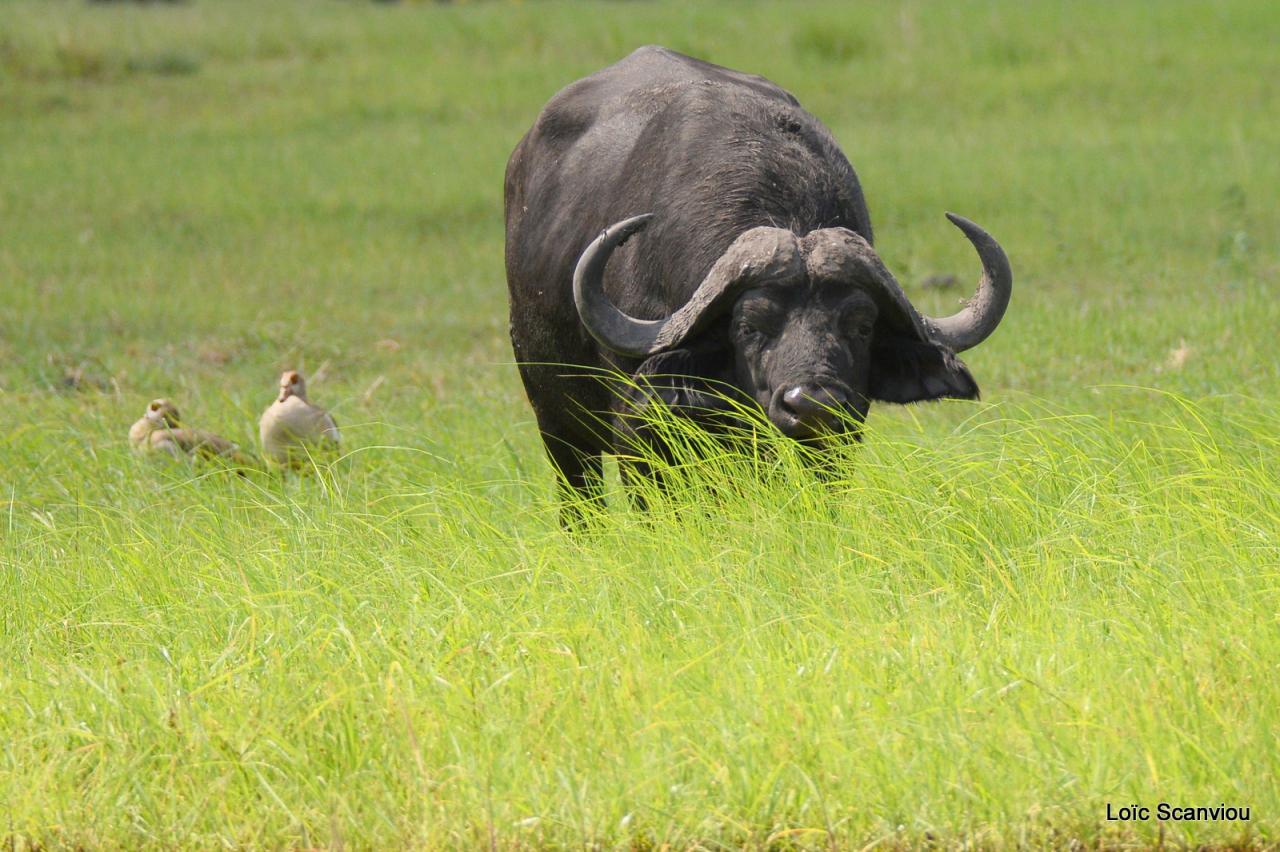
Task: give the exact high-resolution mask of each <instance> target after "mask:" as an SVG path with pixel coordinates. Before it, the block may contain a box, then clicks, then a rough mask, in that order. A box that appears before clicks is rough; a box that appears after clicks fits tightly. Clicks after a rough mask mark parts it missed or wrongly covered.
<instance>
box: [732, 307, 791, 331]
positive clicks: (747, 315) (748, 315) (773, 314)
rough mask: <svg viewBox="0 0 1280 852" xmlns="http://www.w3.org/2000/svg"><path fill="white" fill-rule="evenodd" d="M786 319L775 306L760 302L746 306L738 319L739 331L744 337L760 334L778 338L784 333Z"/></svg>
mask: <svg viewBox="0 0 1280 852" xmlns="http://www.w3.org/2000/svg"><path fill="white" fill-rule="evenodd" d="M784 324H785V317H784V316H783V313H782V311H781V310H780V309H779V308H778V307H777V306H775V305H773V304H771V303H769V302H766V301H763V300H760V301H757V302H754V303H752V304H749V305H744V306H743V309H742V312H741V314H740V315H739V319H738V329H739V331H741V333H742V334H744V335H750V334H760V335H764V336H766V337H776V336H777V335H778V333H779V332H781V331H782V326H783V325H784Z"/></svg>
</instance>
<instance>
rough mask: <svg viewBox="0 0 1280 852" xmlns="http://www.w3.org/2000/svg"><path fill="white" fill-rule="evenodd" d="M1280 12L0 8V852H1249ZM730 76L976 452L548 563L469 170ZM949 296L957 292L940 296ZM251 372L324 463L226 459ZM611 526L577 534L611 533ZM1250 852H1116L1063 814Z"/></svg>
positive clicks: (545, 513) (735, 474)
mask: <svg viewBox="0 0 1280 852" xmlns="http://www.w3.org/2000/svg"><path fill="white" fill-rule="evenodd" d="M1277 32H1280V6H1277V5H1276V4H1274V3H1271V2H1267V0H1256V2H1244V0H1241V2H1234V1H1233V2H1212V3H1203V2H1195V3H1193V2H1179V0H1173V2H1163V3H1159V4H1137V3H1133V4H1125V3H1114V2H1105V3H1104V2H1085V3H1073V4H1070V5H1067V4H1059V3H1055V2H1049V0H1044V2H1017V0H1003V1H1002V2H964V3H941V2H938V3H915V2H905V3H902V4H891V3H869V4H848V3H843V2H810V3H805V4H803V5H800V4H794V5H780V4H778V5H775V4H767V3H754V2H747V3H743V2H737V1H736V0H735V2H723V3H714V2H708V3H698V4H686V3H678V2H670V3H601V4H599V5H593V6H586V5H578V4H570V3H559V2H550V3H532V2H530V3H500V2H494V3H484V4H481V3H477V4H461V5H435V4H427V5H400V6H384V5H381V4H366V3H357V2H349V3H345V2H302V0H289V1H288V2H285V0H275V1H274V2H272V3H256V2H248V0H242V1H240V2H234V1H233V0H220V2H214V0H195V2H192V3H188V4H184V5H179V6H175V7H170V6H168V5H165V4H160V5H134V4H103V5H97V4H83V3H79V2H77V3H71V2H34V0H10V2H4V3H0V841H3V843H0V845H4V846H5V848H11V847H13V848H18V849H22V848H29V847H40V848H63V847H86V848H142V847H152V848H173V847H176V846H183V847H185V846H193V847H215V846H218V847H222V846H227V845H246V846H261V847H271V848H283V847H328V846H332V847H340V846H350V847H355V848H390V847H432V848H443V847H457V846H461V845H466V846H473V845H477V846H478V845H482V844H485V845H494V846H497V847H537V846H562V845H564V846H568V845H577V846H580V845H583V844H600V845H603V846H610V847H612V846H628V845H630V846H634V847H638V848H644V847H647V846H658V845H660V844H663V843H669V844H671V845H673V846H675V847H687V846H694V845H697V844H702V845H703V846H705V847H710V848H715V847H721V846H740V845H745V846H752V847H773V846H776V847H788V846H799V847H827V846H834V847H839V848H845V847H848V848H856V847H861V846H863V845H866V844H872V845H877V844H878V845H882V846H887V847H897V846H914V845H919V844H922V843H925V842H928V841H930V840H932V841H935V842H938V843H942V844H945V845H959V844H972V845H977V846H1014V845H1019V844H1026V845H1040V844H1046V843H1052V844H1055V845H1067V844H1069V843H1071V842H1080V843H1085V844H1098V845H1108V844H1121V843H1135V842H1136V843H1150V842H1156V841H1158V840H1160V839H1163V840H1164V841H1166V842H1173V843H1176V844H1187V845H1196V844H1222V845H1259V846H1262V845H1268V844H1274V843H1276V842H1280V781H1277V777H1278V775H1280V758H1278V755H1280V751H1278V745H1280V744H1278V742H1277V730H1280V619H1278V615H1277V613H1278V612H1280V429H1278V427H1280V400H1278V396H1277V391H1278V390H1280V358H1278V357H1277V353H1276V348H1275V347H1276V340H1277V335H1276V331H1277V329H1278V328H1280V299H1278V298H1277V293H1278V288H1280V249H1278V247H1277V246H1278V243H1277V237H1280V205H1278V204H1277V189H1278V188H1280V157H1278V156H1277V151H1280V52H1278V51H1277V50H1276V46H1275V45H1276V34H1277ZM652 42H657V43H663V44H667V45H668V46H671V47H674V48H677V49H680V50H684V51H687V52H691V53H694V54H696V55H699V56H702V57H705V58H707V59H710V60H713V61H716V62H719V63H722V64H727V65H731V66H735V67H740V68H745V69H748V70H752V71H756V72H759V73H762V74H765V75H767V76H769V77H771V78H772V79H774V80H776V81H778V82H779V83H781V84H782V85H784V86H786V87H787V88H789V89H790V90H791V91H792V92H794V93H795V94H796V95H797V96H798V97H799V98H800V100H801V101H802V103H804V104H805V105H806V106H807V107H808V108H809V109H810V110H811V111H813V112H814V113H815V114H816V115H818V116H819V117H820V118H822V119H823V120H824V121H825V122H826V123H827V124H828V125H829V126H830V127H831V128H832V130H833V131H834V133H835V135H836V137H837V138H838V139H839V140H840V141H841V142H842V144H843V145H844V147H845V150H846V152H847V153H848V155H849V157H850V159H851V160H852V161H853V163H854V165H855V166H856V167H857V169H858V170H859V173H860V175H861V178H862V181H863V186H864V188H865V190H866V192H867V195H868V200H869V203H870V206H871V212H872V219H873V222H874V223H875V227H876V235H877V245H878V247H879V250H880V252H881V254H882V255H883V256H884V258H885V260H886V262H887V263H888V265H889V266H890V268H892V269H894V270H895V271H896V272H897V273H898V275H899V277H900V278H901V279H902V280H903V282H904V283H905V284H906V285H907V288H908V292H909V293H910V294H911V295H912V297H913V298H914V299H916V301H917V303H918V304H919V305H920V306H921V307H922V308H923V309H924V310H926V311H928V312H930V313H935V314H936V313H944V312H949V310H950V308H951V306H953V305H954V303H955V300H956V299H957V298H958V296H959V295H961V293H960V292H959V291H958V290H953V291H949V292H937V291H933V290H923V289H921V288H919V287H916V286H913V282H917V281H920V280H922V279H923V278H925V277H926V276H929V275H931V274H935V273H945V272H954V273H957V274H959V275H960V277H961V280H962V281H965V282H968V281H970V280H972V278H973V277H974V276H976V274H977V269H978V267H977V262H976V260H975V258H974V257H973V254H972V250H971V249H970V248H969V246H968V245H967V244H966V243H965V241H964V240H963V239H962V237H961V236H960V234H959V233H958V232H956V231H955V230H954V229H953V228H951V227H950V226H949V225H948V224H947V223H946V221H945V220H944V219H943V217H942V212H943V211H944V210H955V211H957V212H959V213H961V214H963V215H966V216H969V217H971V218H973V219H974V220H976V221H978V222H980V223H981V224H983V225H984V226H985V227H987V228H988V229H990V230H991V231H992V233H994V234H996V235H997V236H998V238H999V239H1000V240H1001V242H1002V243H1003V244H1004V246H1005V247H1006V249H1007V250H1008V252H1009V254H1010V257H1011V259H1012V262H1013V267H1014V270H1015V275H1016V282H1017V283H1016V287H1015V292H1014V300H1013V305H1012V307H1011V309H1010V312H1009V316H1008V318H1007V319H1006V321H1005V322H1004V324H1003V326H1002V327H1001V329H1000V331H999V332H998V333H997V334H996V335H995V336H994V337H993V338H992V339H991V340H990V341H989V342H987V343H986V344H984V345H983V346H981V347H980V348H978V349H976V350H974V351H972V352H970V353H968V354H967V355H966V360H967V362H968V364H969V365H970V367H971V368H972V370H973V372H974V374H975V376H976V377H977V379H978V382H979V384H980V385H981V387H982V388H983V391H984V400H983V402H981V403H954V404H952V403H948V404H939V405H928V406H921V407H914V408H894V407H891V406H881V407H879V408H877V409H875V411H874V412H873V415H872V417H871V420H870V434H869V437H868V440H867V442H866V443H865V445H864V446H862V447H861V448H860V449H857V450H856V451H853V452H850V453H848V454H847V456H846V457H844V458H842V461H841V463H840V466H839V473H838V474H837V475H836V477H835V481H833V482H820V481H818V480H817V479H815V478H814V477H813V476H812V475H810V474H809V473H808V472H806V470H805V469H804V467H803V465H801V464H800V463H798V462H797V460H795V459H794V458H793V457H792V454H791V453H790V452H789V450H788V448H787V447H786V446H785V445H784V446H779V447H777V448H775V449H776V450H777V452H776V454H775V455H774V456H773V457H771V458H770V460H769V461H760V462H756V463H751V462H748V461H746V460H742V459H726V458H720V457H712V458H709V459H707V460H705V461H700V462H695V463H692V464H690V465H689V466H688V469H687V471H686V473H687V475H684V476H682V477H680V478H679V479H680V481H679V482H677V483H676V486H675V487H674V488H673V490H672V492H671V493H670V494H669V495H668V496H666V497H665V498H661V499H658V500H657V502H656V505H655V508H654V511H653V513H652V516H651V517H650V518H648V519H646V518H643V517H641V516H639V515H637V514H636V513H634V512H632V511H631V510H630V509H628V507H627V505H626V501H625V500H624V499H622V498H621V497H620V495H618V494H617V493H614V494H613V498H614V499H613V508H612V511H611V513H610V516H609V518H608V519H607V520H606V521H605V522H604V523H602V524H600V525H599V526H598V528H597V529H596V530H595V531H594V532H593V533H592V534H590V535H585V536H580V537H576V538H575V537H569V536H566V535H564V534H562V533H561V532H560V531H559V530H558V528H557V525H556V521H555V508H556V507H555V502H554V499H553V491H552V480H551V473H550V469H549V467H548V465H547V464H546V462H545V461H544V459H543V456H542V453H541V447H540V442H539V440H538V437H537V433H536V429H535V427H534V424H533V420H532V415H531V412H530V411H529V409H528V406H527V403H526V402H525V400H524V397H523V394H522V391H521V388H520V385H519V381H518V379H517V376H516V371H515V369H514V366H513V365H512V363H511V359H512V356H511V353H510V349H509V344H508V341H507V337H506V293H505V284H504V280H503V272H502V200H501V187H502V170H503V167H504V165H505V160H506V157H507V155H508V154H509V152H510V150H511V148H512V147H513V146H514V144H515V142H516V141H517V140H518V139H519V137H520V135H521V134H522V133H523V132H524V130H525V129H526V128H527V127H528V126H529V124H530V123H531V122H532V120H533V118H534V116H535V115H536V113H537V111H538V109H539V108H540V107H541V105H542V104H543V103H544V102H545V100H546V99H547V98H548V97H549V96H550V95H551V94H552V93H554V92H555V91H556V90H557V89H558V88H559V87H561V86H562V85H564V84H566V83H568V82H570V81H572V80H573V79H575V78H577V77H579V76H581V75H583V74H585V73H588V72H590V71H592V70H594V69H596V68H598V67H600V66H602V65H604V64H607V63H609V62H612V61H614V60H616V59H617V58H619V57H621V56H623V55H625V54H626V53H627V52H629V51H630V50H631V49H633V48H634V47H636V46H639V45H642V44H645V43H652ZM966 286H967V284H966ZM293 367H296V368H299V369H302V370H304V371H306V372H307V373H308V374H309V375H310V376H311V378H312V381H311V391H312V395H313V397H314V398H315V399H316V400H317V401H319V402H321V403H322V404H325V405H327V406H329V407H330V408H331V409H332V410H333V411H334V413H335V415H336V416H337V418H338V419H339V422H340V423H341V425H342V426H343V427H344V436H345V438H346V444H347V449H348V451H349V454H348V455H346V456H345V457H344V458H343V459H342V460H341V461H339V462H338V463H336V464H335V465H334V466H333V467H332V468H331V469H329V470H327V471H324V472H322V473H321V474H320V475H316V476H311V477H306V478H303V479H301V480H290V481H289V482H287V483H283V484H282V483H279V482H275V481H271V480H269V479H266V478H264V477H248V478H242V477H238V476H236V475H234V474H232V473H230V472H228V471H225V470H221V469H217V468H199V467H197V468H191V467H187V466H183V465H163V464H161V465H156V464H152V463H149V462H147V461H145V460H139V459H136V458H135V457H133V456H132V455H131V454H130V452H129V449H128V446H127V442H126V440H125V433H126V431H127V429H128V426H129V424H130V423H131V422H132V421H133V420H134V419H135V418H137V417H138V416H139V415H140V414H141V412H142V409H143V407H144V406H145V404H146V402H147V400H149V399H151V398H152V397H154V396H159V395H167V396H170V397H172V398H173V399H174V400H175V401H176V402H177V403H178V405H179V406H180V407H181V408H182V410H183V412H184V414H185V415H186V417H187V419H188V420H189V421H191V422H192V423H194V424H196V425H200V426H204V427H206V428H212V429H215V430H218V431H221V432H222V433H223V434H226V435H228V436H229V437H232V438H233V439H235V440H237V441H239V442H241V443H242V445H243V446H245V447H246V448H252V447H254V445H255V444H256V425H255V424H256V419H257V415H258V414H259V412H260V411H261V410H262V409H263V408H264V407H265V406H266V405H267V404H268V403H269V402H270V400H271V398H272V395H273V393H274V388H275V381H276V377H277V376H278V374H279V371H280V370H281V369H284V368H293ZM615 489H616V486H615ZM1161 801H1165V802H1169V803H1172V804H1176V805H1179V806H1184V805H1190V806H1211V805H1218V804H1220V803H1223V802H1225V803H1226V804H1228V805H1233V806H1239V807H1249V808H1250V813H1251V817H1250V821H1249V822H1213V821H1198V822H1196V821H1193V822H1166V823H1164V824H1158V823H1157V822H1156V821H1154V820H1153V821H1151V822H1145V823H1143V822H1139V823H1117V822H1108V821H1107V819H1106V814H1107V806H1108V803H1111V804H1112V806H1114V807H1117V808H1118V807H1119V806H1121V805H1126V804H1130V803H1135V802H1136V803H1140V804H1145V805H1147V806H1150V807H1152V808H1153V809H1154V807H1155V806H1156V804H1157V803H1158V802H1161Z"/></svg>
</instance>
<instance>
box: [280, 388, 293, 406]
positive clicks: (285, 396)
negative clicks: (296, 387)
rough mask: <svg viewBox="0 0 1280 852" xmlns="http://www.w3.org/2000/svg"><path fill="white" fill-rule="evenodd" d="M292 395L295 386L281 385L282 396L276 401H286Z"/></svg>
mask: <svg viewBox="0 0 1280 852" xmlns="http://www.w3.org/2000/svg"><path fill="white" fill-rule="evenodd" d="M291 396H293V388H291V387H289V386H288V385H281V386H280V398H279V399H278V400H276V402H284V401H285V400H286V399H288V398H289V397H291Z"/></svg>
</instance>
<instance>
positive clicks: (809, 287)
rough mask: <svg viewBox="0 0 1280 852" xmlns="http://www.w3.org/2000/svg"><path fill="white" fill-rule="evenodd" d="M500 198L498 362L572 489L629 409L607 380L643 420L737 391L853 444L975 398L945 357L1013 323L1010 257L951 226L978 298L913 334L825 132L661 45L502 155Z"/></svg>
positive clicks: (588, 85) (577, 89)
mask: <svg viewBox="0 0 1280 852" xmlns="http://www.w3.org/2000/svg"><path fill="white" fill-rule="evenodd" d="M505 195H506V266H507V283H508V288H509V291H510V298H511V342H512V344H513V346H514V348H515V356H516V359H517V362H518V363H519V369H520V375H521V377H522V379H523V380H524V386H525V390H526V391H527V393H528V395H529V400H530V402H531V403H532V405H533V410H534V413H535V414H536V416H537V419H538V426H539V428H540V429H541V432H542V436H543V440H544V442H545V444H546V449H547V453H548V454H549V455H550V457H551V461H552V463H553V464H554V465H555V467H556V468H557V470H558V471H559V473H560V475H561V476H562V484H563V485H565V486H566V487H568V488H571V489H575V490H578V491H587V492H589V491H590V490H591V489H592V488H593V487H594V485H595V483H596V482H598V479H599V475H600V465H601V454H602V453H604V452H607V451H610V450H614V449H616V441H617V440H618V431H617V430H616V429H614V430H610V429H602V428H600V424H601V422H602V417H609V416H612V417H613V418H614V422H615V423H617V422H618V414H619V412H620V411H622V410H623V409H624V408H625V407H626V404H627V402H628V400H630V402H632V403H634V402H637V401H638V400H636V399H635V398H634V394H628V393H626V392H619V391H618V390H616V389H615V387H614V386H611V385H610V383H608V382H604V381H601V380H600V375H601V374H602V372H604V371H611V370H617V371H620V372H622V373H623V374H625V375H629V376H635V377H640V378H644V377H656V376H664V377H665V379H664V380H663V381H661V382H651V383H650V384H651V385H652V387H653V388H654V389H655V390H654V394H653V395H652V396H651V397H650V398H649V401H651V399H652V398H657V399H660V400H661V401H662V402H663V403H665V404H666V405H668V406H670V407H673V408H674V409H676V410H677V411H682V412H683V411H688V412H689V414H690V416H698V415H697V412H699V411H703V410H706V409H708V408H711V409H714V408H715V407H716V405H717V403H716V401H715V400H716V399H718V398H720V395H721V394H723V392H724V389H725V388H732V389H735V390H736V392H737V393H739V394H740V395H741V396H742V397H743V398H744V399H748V400H751V401H753V403H754V404H756V405H758V406H759V407H760V408H761V409H762V410H763V411H764V412H765V413H766V414H767V416H768V419H769V420H770V421H771V422H772V423H773V424H774V425H775V426H776V427H777V428H778V429H779V430H781V431H782V432H783V433H784V434H785V435H788V436H790V437H793V438H796V439H799V440H804V441H814V442H817V443H821V442H822V441H823V440H828V439H829V438H830V436H831V435H832V434H833V433H839V432H840V431H842V430H843V431H848V430H849V429H850V428H853V429H854V431H855V432H856V425H857V424H858V423H860V422H861V421H862V419H863V418H864V417H865V416H866V413H867V408H868V404H869V401H870V400H873V399H874V400H882V401H887V402H897V403H908V402H915V401H919V400H931V399H940V398H943V397H958V398H966V399H971V398H976V397H977V395H978V387H977V385H976V384H975V383H974V380H973V377H972V376H971V375H970V374H969V371H968V369H967V368H966V367H965V365H964V364H962V363H961V362H960V361H959V360H958V359H957V358H956V357H955V355H954V353H955V352H959V351H962V350H964V349H968V348H970V347H972V346H975V345H977V344H978V343H980V342H982V340H984V339H985V338H986V337H987V336H988V335H990V334H991V332H992V331H993V330H995V328H996V326H997V325H998V324H999V322H1000V319H1001V317H1002V316H1003V314H1004V311H1005V308H1006V307H1007V305H1008V303H1009V294H1010V290H1011V287H1012V275H1011V273H1010V270H1009V262H1008V259H1007V258H1006V257H1005V253H1004V251H1003V250H1002V249H1001V248H1000V246H999V244H998V243H997V242H996V241H995V240H994V239H992V238H991V236H989V235H988V234H987V233H986V232H985V231H983V230H982V229H981V228H979V227H978V226H977V225H975V224H973V223H972V222H970V221H968V220H966V219H963V218H961V217H959V216H955V215H952V214H947V215H948V218H950V220H951V221H952V222H953V223H954V224H955V225H956V226H957V227H958V228H959V229H960V230H961V231H962V232H963V233H964V235H965V236H966V237H967V238H968V239H969V241H970V242H971V243H973V246H974V248H975V249H977V252H978V256H979V258H980V259H981V262H982V268H983V276H982V280H981V282H980V283H979V285H978V289H977V293H976V295H975V296H974V298H973V299H971V300H970V301H969V303H968V304H967V305H966V307H965V308H964V309H963V310H961V311H960V312H959V313H957V314H955V315H953V316H949V317H946V318H944V319H933V318H930V317H927V316H922V315H921V314H919V313H918V312H917V311H916V310H915V308H913V307H912V305H911V303H910V301H908V299H907V297H906V294H904V293H903V291H902V288H901V287H900V286H899V285H898V282H897V281H896V280H895V279H894V277H893V275H892V274H890V272H889V271H888V269H886V268H885V266H884V264H883V263H882V262H881V260H880V258H879V257H878V256H877V255H876V252H875V250H874V249H872V247H871V221H870V219H869V217H868V214H867V206H866V202H865V201H864V200H863V197H862V190H861V188H860V187H859V185H858V178H857V175H855V174H854V171H853V168H852V167H851V166H850V165H849V161H848V160H847V159H845V156H844V154H843V153H841V151H840V148H839V147H838V146H837V145H836V141H835V139H834V138H833V137H832V135H831V132H830V131H829V130H827V128H826V127H825V126H823V124H822V123H821V122H820V121H818V119H816V118H814V117H813V116H812V115H810V114H809V113H807V112H805V111H804V110H803V109H802V108H801V107H800V105H799V103H798V102H797V101H796V99H795V98H794V97H792V96H791V94H789V93H788V92H786V91H785V90H783V89H781V88H779V87H778V86H777V85H775V84H774V83H772V82H770V81H769V80H766V79H765V78H763V77H758V76H754V75H751V74H744V73H740V72H738V71H732V70H729V69H727V68H722V67H720V66H717V65H712V64H710V63H707V62H703V61H701V60H698V59H693V58H691V57H688V56H683V55H681V54H679V53H676V52H674V51H671V50H667V49H665V48H662V47H642V48H640V49H639V50H637V51H635V52H634V53H632V54H631V55H630V56H628V57H626V58H625V59H623V60H622V61H620V62H618V63H616V64H614V65H611V66H609V67H608V68H605V69H603V70H601V71H598V72H596V73H595V74H592V75H591V76H589V77H586V78H584V79H582V80H579V81H578V82H576V83H573V84H571V85H570V86H568V87H566V88H565V89H563V90H562V91H560V92H559V93H558V94H556V95H555V97H553V98H552V99H551V100H550V101H549V102H548V103H547V105H546V106H545V107H544V108H543V110H542V113H541V114H540V115H539V116H538V119H537V121H536V122H535V123H534V125H533V127H532V128H531V129H530V130H529V132H528V133H526V134H525V136H524V138H523V139H521V140H520V143H519V144H518V145H516V148H515V151H514V152H512V154H511V159H510V161H509V162H508V163H507V173H506V193H505ZM628 238H630V239H629V240H628ZM624 242H625V246H624V245H623V244H624ZM605 422H607V421H605ZM622 431H623V432H626V431H627V430H626V428H625V426H624V427H622ZM611 432H612V436H611V434H610V433H611ZM854 437H856V434H855V436H854Z"/></svg>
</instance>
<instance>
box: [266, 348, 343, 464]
mask: <svg viewBox="0 0 1280 852" xmlns="http://www.w3.org/2000/svg"><path fill="white" fill-rule="evenodd" d="M258 433H259V435H260V436H261V438H262V451H263V453H264V454H265V455H266V457H267V459H269V460H270V461H272V462H275V463H276V464H280V465H286V466H290V467H296V466H298V465H299V464H300V463H301V462H303V461H304V460H306V459H307V458H309V457H311V455H312V454H313V453H314V452H315V451H317V450H336V449H337V448H338V443H339V441H340V440H341V435H340V434H339V432H338V426H337V424H336V423H334V422H333V417H332V416H331V415H330V414H329V412H327V411H325V410H324V409H323V408H321V407H320V406H318V405H314V404H312V403H311V402H309V401H308V400H307V383H306V380H305V379H303V377H302V374H301V373H299V372H298V371H297V370H285V371H284V372H283V373H281V374H280V394H279V396H277V397H276V400H275V402H273V403H271V405H270V406H268V407H267V410H266V411H264V412H263V413H262V419H261V420H259V421H258Z"/></svg>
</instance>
